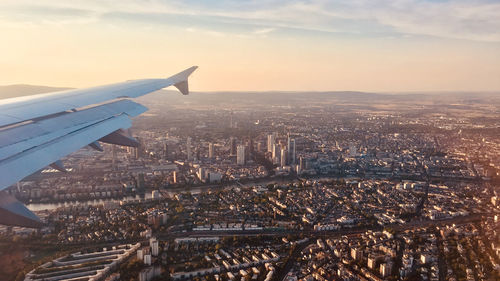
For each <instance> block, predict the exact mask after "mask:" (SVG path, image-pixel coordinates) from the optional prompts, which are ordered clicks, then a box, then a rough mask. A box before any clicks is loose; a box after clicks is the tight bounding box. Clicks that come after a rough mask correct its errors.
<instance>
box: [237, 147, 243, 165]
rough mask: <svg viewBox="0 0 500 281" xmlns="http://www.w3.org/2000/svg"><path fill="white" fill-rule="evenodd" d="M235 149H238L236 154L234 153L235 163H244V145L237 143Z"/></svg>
mask: <svg viewBox="0 0 500 281" xmlns="http://www.w3.org/2000/svg"><path fill="white" fill-rule="evenodd" d="M237 150H238V151H237V155H236V164H238V165H245V146H244V145H238V148H237Z"/></svg>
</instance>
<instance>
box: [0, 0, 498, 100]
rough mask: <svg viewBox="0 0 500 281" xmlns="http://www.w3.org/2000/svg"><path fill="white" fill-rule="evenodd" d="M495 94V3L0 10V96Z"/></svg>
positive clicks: (154, 4)
mask: <svg viewBox="0 0 500 281" xmlns="http://www.w3.org/2000/svg"><path fill="white" fill-rule="evenodd" d="M192 65H198V66H199V69H198V70H197V71H196V72H195V73H194V74H193V76H192V79H191V81H190V83H191V85H190V86H191V89H192V90H195V91H232V90H234V91H268V90H273V91H343V90H353V91H372V92H415V91H500V0H471V1H465V0H453V1H452V0H450V1H447V0H392V1H386V0H331V1H326V0H303V1H296V0H287V1H284V0H262V1H250V0H240V1H228V0H184V1H181V0H179V1H177V0H172V1H167V0H120V1H115V0H113V1H110V0H85V1H84V0H72V1H67V0H0V85H10V84H33V85H46V86H61V87H88V86H94V85H100V84H108V83H113V82H120V81H124V80H129V79H140V78H158V77H167V76H170V75H172V74H175V73H177V72H179V71H181V70H183V69H185V68H188V67H190V66H192Z"/></svg>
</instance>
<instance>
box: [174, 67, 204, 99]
mask: <svg viewBox="0 0 500 281" xmlns="http://www.w3.org/2000/svg"><path fill="white" fill-rule="evenodd" d="M197 68H198V67H197V66H191V67H190V68H188V69H186V70H184V71H182V72H179V73H177V74H175V75H174V76H171V77H170V78H168V79H172V80H173V81H174V86H175V87H176V88H177V89H178V90H179V91H180V92H181V93H182V94H183V95H189V85H188V77H189V75H191V73H193V72H194V71H195V70H196V69H197Z"/></svg>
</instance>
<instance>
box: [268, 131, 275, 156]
mask: <svg viewBox="0 0 500 281" xmlns="http://www.w3.org/2000/svg"><path fill="white" fill-rule="evenodd" d="M275 141H276V139H275V136H274V134H269V135H267V152H273V145H274V143H275Z"/></svg>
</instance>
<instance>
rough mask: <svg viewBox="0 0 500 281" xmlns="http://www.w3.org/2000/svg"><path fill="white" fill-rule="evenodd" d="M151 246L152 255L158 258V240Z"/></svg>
mask: <svg viewBox="0 0 500 281" xmlns="http://www.w3.org/2000/svg"><path fill="white" fill-rule="evenodd" d="M150 244H151V254H152V255H153V256H155V257H156V256H158V254H159V250H160V249H159V247H158V240H154V241H152V242H151V243H150Z"/></svg>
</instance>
